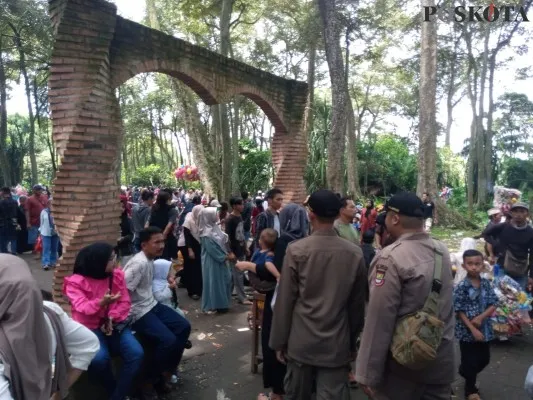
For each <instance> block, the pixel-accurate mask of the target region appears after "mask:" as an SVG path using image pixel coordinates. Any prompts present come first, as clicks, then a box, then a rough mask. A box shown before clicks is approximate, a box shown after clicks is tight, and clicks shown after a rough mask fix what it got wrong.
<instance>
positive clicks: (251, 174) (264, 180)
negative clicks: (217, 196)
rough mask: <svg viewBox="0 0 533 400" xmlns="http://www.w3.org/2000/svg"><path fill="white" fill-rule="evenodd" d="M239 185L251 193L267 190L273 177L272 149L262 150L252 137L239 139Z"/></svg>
mask: <svg viewBox="0 0 533 400" xmlns="http://www.w3.org/2000/svg"><path fill="white" fill-rule="evenodd" d="M239 154H240V155H241V159H240V162H239V179H240V183H239V187H241V188H243V189H244V190H247V191H248V192H250V193H256V192H257V191H258V190H265V189H266V188H267V187H268V186H269V183H270V180H271V177H272V157H271V154H270V150H260V149H259V148H258V146H257V144H256V143H254V142H253V141H251V140H250V139H241V140H240V141H239Z"/></svg>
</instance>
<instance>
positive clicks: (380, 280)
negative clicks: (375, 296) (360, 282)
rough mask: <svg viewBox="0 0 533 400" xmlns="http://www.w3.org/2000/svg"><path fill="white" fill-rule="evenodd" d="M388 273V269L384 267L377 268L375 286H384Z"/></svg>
mask: <svg viewBox="0 0 533 400" xmlns="http://www.w3.org/2000/svg"><path fill="white" fill-rule="evenodd" d="M386 272H387V267H386V266H384V265H378V266H377V267H376V277H375V278H374V286H383V284H384V283H385V273H386Z"/></svg>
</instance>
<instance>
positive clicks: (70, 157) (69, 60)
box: [49, 0, 307, 307]
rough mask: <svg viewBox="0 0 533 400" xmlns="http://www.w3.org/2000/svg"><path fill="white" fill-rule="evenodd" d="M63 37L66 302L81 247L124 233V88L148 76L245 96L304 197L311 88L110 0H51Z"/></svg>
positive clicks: (207, 92) (56, 114) (55, 86)
mask: <svg viewBox="0 0 533 400" xmlns="http://www.w3.org/2000/svg"><path fill="white" fill-rule="evenodd" d="M49 5H50V16H51V19H52V23H53V26H54V33H55V43H54V50H53V53H52V62H51V71H50V72H51V73H50V78H49V101H50V110H51V117H52V125H53V139H54V143H55V145H56V147H57V150H58V154H59V157H60V165H59V168H58V171H57V174H56V179H55V180H54V183H53V189H52V190H53V197H54V204H53V205H52V207H53V213H54V216H55V221H56V225H57V230H58V232H59V235H60V237H61V240H62V243H63V248H64V253H63V257H62V259H61V265H60V266H59V267H58V268H57V269H56V271H55V276H54V287H53V292H54V298H55V300H56V301H57V302H58V303H63V306H64V307H66V304H65V301H64V300H63V298H62V296H61V293H62V285H63V278H64V277H65V276H68V275H70V274H71V273H72V270H73V267H74V260H75V258H76V255H77V252H78V251H79V250H80V249H81V248H83V247H84V246H86V245H88V244H90V243H94V242H95V241H105V242H108V243H110V244H112V245H114V244H115V243H116V241H117V239H118V238H119V222H120V210H121V206H120V202H119V199H118V183H117V181H116V171H117V169H118V165H119V163H120V153H121V143H122V130H123V128H122V119H121V116H120V107H119V104H118V101H117V99H116V96H115V93H114V92H115V89H116V87H117V86H118V85H120V84H121V83H123V82H124V81H125V80H127V79H129V78H130V77H133V76H135V75H136V74H138V73H143V72H162V73H165V74H168V75H171V76H174V77H176V78H179V79H181V80H182V81H183V82H185V83H186V84H187V85H188V86H189V87H191V88H192V89H193V90H195V91H196V93H197V94H198V95H199V96H200V97H201V98H202V99H203V100H204V101H205V102H206V104H208V105H212V104H217V103H218V102H220V101H224V99H226V100H227V99H229V98H231V96H232V95H234V94H239V93H242V94H244V95H246V96H248V97H250V98H252V100H254V101H255V102H256V104H258V105H259V106H260V107H261V108H262V109H263V111H264V112H265V113H266V115H267V116H268V117H269V119H270V121H271V122H272V124H273V125H274V126H275V129H276V134H275V135H274V139H273V147H272V154H273V162H274V166H275V171H276V176H275V185H276V186H278V187H280V188H281V189H282V190H283V191H284V193H285V198H286V200H287V201H291V200H292V201H302V200H303V199H304V198H305V186H304V181H303V174H304V168H305V158H306V153H307V147H306V143H305V138H304V122H303V118H304V112H305V108H306V100H307V84H305V83H304V82H296V81H293V80H287V79H283V78H280V77H277V76H275V75H273V74H270V73H268V72H265V71H261V70H259V69H257V68H253V67H251V66H249V65H246V64H244V63H242V62H239V61H236V60H233V59H230V58H227V57H224V56H222V55H220V54H217V53H214V52H211V51H209V50H207V49H204V48H201V47H198V46H195V45H192V44H190V43H187V42H185V41H183V40H180V39H177V38H175V37H173V36H170V35H166V34H164V33H162V32H159V31H156V30H153V29H150V28H147V27H145V26H142V25H140V24H136V23H134V22H131V21H128V20H126V19H124V18H121V17H118V16H117V9H116V6H115V5H113V4H111V3H108V2H107V1H104V0H49Z"/></svg>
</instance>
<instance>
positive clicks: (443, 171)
mask: <svg viewBox="0 0 533 400" xmlns="http://www.w3.org/2000/svg"><path fill="white" fill-rule="evenodd" d="M437 157H438V158H437V184H438V185H439V186H440V187H442V186H450V187H453V188H456V189H458V188H462V187H464V185H465V170H466V162H465V160H464V159H463V158H462V157H461V156H459V155H457V154H454V152H453V151H452V150H451V149H450V148H449V147H443V148H440V149H438V150H437Z"/></svg>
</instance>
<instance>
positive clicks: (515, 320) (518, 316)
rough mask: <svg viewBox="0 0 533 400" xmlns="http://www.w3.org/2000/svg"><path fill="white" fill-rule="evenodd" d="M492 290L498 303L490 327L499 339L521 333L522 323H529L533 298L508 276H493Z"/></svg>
mask: <svg viewBox="0 0 533 400" xmlns="http://www.w3.org/2000/svg"><path fill="white" fill-rule="evenodd" d="M494 292H495V293H496V296H497V297H498V300H499V303H498V307H497V308H496V311H495V313H494V315H493V316H492V329H493V331H494V334H495V335H496V336H497V337H498V338H500V339H507V338H509V337H510V336H513V335H516V334H520V333H522V324H528V323H531V319H530V317H529V311H531V308H532V307H531V302H532V301H533V298H532V297H531V296H530V295H529V294H528V293H526V292H524V291H523V290H522V288H521V287H520V285H519V284H518V283H517V282H516V281H514V280H513V279H512V278H510V277H508V276H501V277H495V279H494Z"/></svg>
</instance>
